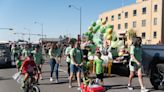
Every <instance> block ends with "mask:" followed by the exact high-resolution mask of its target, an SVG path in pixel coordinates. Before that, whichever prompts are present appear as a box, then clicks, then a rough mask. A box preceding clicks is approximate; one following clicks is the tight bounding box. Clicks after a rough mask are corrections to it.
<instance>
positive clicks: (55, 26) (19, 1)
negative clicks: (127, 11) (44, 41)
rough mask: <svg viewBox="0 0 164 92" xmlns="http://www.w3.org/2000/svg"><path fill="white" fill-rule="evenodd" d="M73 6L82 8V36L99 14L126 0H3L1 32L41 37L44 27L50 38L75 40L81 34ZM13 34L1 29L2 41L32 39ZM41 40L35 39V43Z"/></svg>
mask: <svg viewBox="0 0 164 92" xmlns="http://www.w3.org/2000/svg"><path fill="white" fill-rule="evenodd" d="M124 1H125V5H129V4H131V3H135V0H124ZM70 4H73V5H75V6H76V7H80V6H81V7H82V32H83V33H84V32H86V31H87V29H88V26H89V25H90V24H91V23H92V21H96V20H97V19H98V16H99V14H101V13H102V12H105V11H110V10H113V9H116V8H119V7H121V6H122V0H0V28H13V29H14V30H13V31H14V32H24V33H28V30H25V29H24V28H28V29H30V32H31V33H37V34H40V33H41V25H39V24H35V23H34V22H35V21H37V22H39V23H42V24H43V29H44V34H46V35H47V37H51V38H52V37H54V38H55V37H59V35H68V36H73V37H75V36H76V35H77V34H78V33H79V11H77V10H75V9H74V8H68V5H70ZM13 31H12V32H11V31H9V30H6V29H0V41H1V40H3V41H4V40H12V41H13V40H17V39H21V38H22V39H25V40H27V38H28V36H21V35H13ZM38 38H39V37H37V36H31V40H32V41H37V40H38Z"/></svg>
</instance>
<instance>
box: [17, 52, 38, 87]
mask: <svg viewBox="0 0 164 92" xmlns="http://www.w3.org/2000/svg"><path fill="white" fill-rule="evenodd" d="M20 71H21V72H22V74H23V75H24V76H25V78H24V80H23V84H22V88H24V86H25V82H26V80H27V79H28V77H29V76H30V75H34V74H35V73H36V64H35V62H34V60H33V55H32V54H30V55H29V56H27V58H26V59H25V60H24V61H23V64H22V66H21V68H20Z"/></svg>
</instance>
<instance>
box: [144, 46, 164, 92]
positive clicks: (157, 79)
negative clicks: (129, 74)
mask: <svg viewBox="0 0 164 92" xmlns="http://www.w3.org/2000/svg"><path fill="white" fill-rule="evenodd" d="M142 49H143V56H142V61H143V68H144V73H145V74H147V75H148V76H149V77H150V82H151V84H152V85H153V86H154V88H155V89H158V88H162V89H163V88H164V45H143V46H142Z"/></svg>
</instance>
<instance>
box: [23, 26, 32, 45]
mask: <svg viewBox="0 0 164 92" xmlns="http://www.w3.org/2000/svg"><path fill="white" fill-rule="evenodd" d="M24 29H25V30H27V31H28V33H29V38H28V41H29V43H30V37H31V33H30V29H28V28H24Z"/></svg>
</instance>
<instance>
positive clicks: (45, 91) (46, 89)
mask: <svg viewBox="0 0 164 92" xmlns="http://www.w3.org/2000/svg"><path fill="white" fill-rule="evenodd" d="M43 68H44V69H43V72H44V73H43V76H44V80H41V81H40V85H39V86H40V89H41V92H77V90H76V88H77V87H76V85H77V84H76V83H74V84H73V86H74V87H73V88H72V89H69V88H68V79H67V74H66V73H65V72H64V71H63V70H66V65H62V66H60V69H62V71H60V80H59V81H60V83H59V84H55V83H54V82H50V81H49V75H50V74H49V71H50V69H49V65H48V63H45V65H44V66H43ZM14 73H16V69H15V68H10V69H0V92H22V90H21V89H20V84H18V83H17V82H16V81H15V80H13V79H12V75H13V74H14ZM127 81H128V78H127V77H121V76H118V75H112V77H110V78H105V85H106V88H107V89H108V90H107V92H140V89H139V83H138V80H137V79H136V78H135V79H134V81H133V85H135V90H134V91H128V90H127V88H126V85H127ZM144 82H145V83H146V86H147V87H148V88H149V89H151V92H163V91H161V90H158V91H156V90H153V89H152V86H151V84H150V82H149V79H148V78H144Z"/></svg>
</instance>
